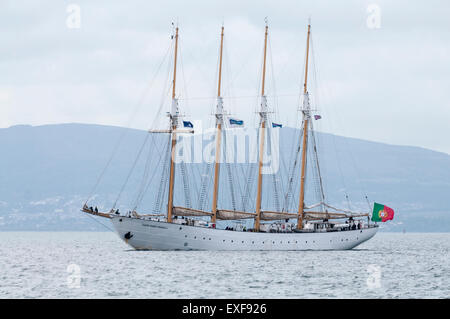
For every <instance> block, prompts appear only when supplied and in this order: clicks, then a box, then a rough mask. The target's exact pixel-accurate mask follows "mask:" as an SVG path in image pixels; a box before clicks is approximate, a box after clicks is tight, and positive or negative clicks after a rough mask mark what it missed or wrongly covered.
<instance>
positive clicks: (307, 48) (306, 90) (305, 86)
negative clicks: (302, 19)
mask: <svg viewBox="0 0 450 319" xmlns="http://www.w3.org/2000/svg"><path fill="white" fill-rule="evenodd" d="M310 35H311V17H310V18H309V19H308V36H307V38H306V64H305V83H304V85H303V93H304V94H306V93H307V92H308V89H307V83H308V60H309V38H310Z"/></svg>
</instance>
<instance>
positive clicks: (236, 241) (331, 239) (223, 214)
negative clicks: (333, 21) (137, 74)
mask: <svg viewBox="0 0 450 319" xmlns="http://www.w3.org/2000/svg"><path fill="white" fill-rule="evenodd" d="M268 33H269V27H268V24H267V21H266V25H265V33H264V53H263V63H262V78H261V82H260V83H261V87H260V89H261V90H260V96H259V101H260V104H259V106H260V107H259V110H258V112H257V113H258V115H257V116H259V119H258V122H259V127H258V130H257V131H258V135H257V141H258V143H257V148H258V149H257V150H256V154H257V156H256V158H257V162H256V163H255V169H254V170H249V171H248V172H249V175H248V176H247V175H246V174H243V175H244V176H243V178H242V179H243V180H244V181H243V183H244V186H243V187H241V188H240V189H241V191H240V192H239V191H237V192H236V191H234V192H232V193H231V195H230V196H228V197H227V200H228V201H232V202H233V205H228V207H225V208H222V207H221V205H224V200H222V202H221V201H220V200H219V197H220V194H221V190H222V191H224V188H225V185H224V184H226V183H229V185H230V187H233V181H232V179H231V178H224V176H227V174H221V170H223V169H224V168H225V170H228V169H230V168H229V167H228V164H227V163H223V161H222V160H221V159H222V158H223V156H224V155H223V154H221V153H222V152H224V144H225V142H226V140H225V138H226V132H225V131H226V129H227V127H229V126H230V125H232V124H234V125H242V121H240V120H237V119H234V118H231V117H230V116H229V113H228V112H226V110H225V109H226V106H225V105H224V99H223V96H222V61H223V47H224V26H222V28H221V33H220V51H219V57H218V79H217V91H216V92H217V97H216V105H215V112H214V113H215V114H214V118H215V134H214V144H215V153H214V162H213V163H212V164H211V165H210V166H211V170H210V171H211V174H203V175H202V176H206V177H210V178H211V184H207V183H200V184H201V185H200V186H197V188H198V189H197V192H198V193H200V194H203V196H199V198H200V199H199V200H200V201H201V202H202V203H201V204H200V205H197V206H195V205H192V203H191V202H190V201H185V205H184V206H182V205H175V199H176V197H177V196H181V194H182V193H183V192H184V193H185V194H186V193H187V192H189V191H190V190H191V189H190V187H189V186H187V185H184V187H177V185H180V184H183V183H185V180H184V179H185V178H188V173H187V169H186V164H183V163H181V164H180V163H177V161H176V160H175V154H176V152H177V143H178V140H179V136H180V135H189V134H193V133H194V126H193V125H192V123H191V122H189V121H183V120H182V116H183V114H182V113H181V112H180V106H179V99H178V98H177V90H176V88H177V86H176V81H177V59H178V50H179V49H178V47H179V28H178V26H176V27H175V26H174V34H173V35H172V43H173V45H172V49H173V51H172V52H173V59H171V61H173V65H172V70H171V75H172V80H171V88H170V89H171V109H170V112H168V113H167V116H168V118H169V123H168V126H167V129H155V130H150V131H149V133H148V134H150V135H162V136H166V137H168V138H167V139H166V140H165V141H167V145H166V148H165V150H167V151H166V154H168V156H165V157H164V156H162V157H161V158H162V162H163V165H162V167H163V168H162V170H166V171H167V174H164V173H162V174H161V180H159V181H153V182H150V181H148V180H145V182H144V183H143V184H142V185H141V186H142V187H141V188H142V189H147V188H148V187H149V186H151V185H153V186H155V185H157V187H156V189H158V190H157V191H156V192H155V194H154V195H155V196H156V197H157V199H156V203H157V204H155V207H156V211H155V209H154V211H153V213H148V214H146V213H143V212H142V211H140V212H138V210H137V209H136V207H135V208H133V209H130V210H128V211H127V212H126V213H123V212H120V211H119V210H118V209H117V208H116V207H113V208H112V209H111V210H106V211H104V210H103V211H102V209H100V210H99V209H98V208H97V206H93V205H92V203H91V202H89V201H90V199H88V200H87V201H86V202H85V204H84V205H83V207H82V211H83V212H84V213H86V214H90V215H94V216H100V217H104V218H106V219H109V220H110V221H111V223H112V225H113V226H114V229H115V231H116V233H117V235H118V236H119V237H120V238H121V239H123V240H124V241H125V242H126V243H127V244H128V245H130V246H131V247H133V248H134V249H138V250H214V251H216V250H217V251H219V250H242V251H248V250H262V251H270V250H276V251H278V250H346V249H352V248H354V247H356V246H358V245H360V244H361V243H363V242H365V241H367V240H369V239H370V238H372V237H373V236H374V235H375V234H376V232H377V230H378V228H379V227H378V225H377V223H376V222H371V219H370V212H355V211H351V210H349V209H342V208H337V207H335V205H330V204H329V203H327V201H326V199H327V197H325V194H324V188H323V186H322V176H321V171H320V167H319V161H318V156H317V148H316V142H315V134H314V130H313V123H312V121H313V119H314V117H315V116H317V115H315V114H314V113H313V110H312V108H311V105H310V104H311V103H310V94H309V92H308V66H309V63H310V61H309V60H310V36H311V23H309V24H308V27H307V37H306V38H307V42H306V57H305V61H306V62H305V68H304V75H302V78H303V81H302V82H303V90H302V91H303V92H302V102H301V105H300V107H299V111H298V113H297V114H298V115H295V114H293V115H292V116H299V121H301V129H300V130H296V132H297V133H299V134H298V136H297V137H296V146H297V147H296V148H295V149H293V150H292V153H295V154H296V155H297V157H296V159H295V160H293V161H292V163H291V167H290V169H289V171H290V172H293V173H292V175H290V176H289V178H288V179H287V181H286V185H285V187H284V189H286V192H285V193H286V194H282V195H283V196H281V195H279V194H278V195H277V197H276V201H277V203H278V204H277V205H274V207H275V208H276V209H273V210H266V209H264V208H263V207H264V202H263V199H264V198H265V196H270V195H268V194H267V193H268V191H267V189H268V188H264V183H269V182H270V181H271V179H272V177H273V176H272V177H271V175H270V174H267V173H265V172H264V161H265V158H264V156H265V154H266V153H267V152H266V151H267V150H265V148H267V147H270V145H271V143H270V136H271V134H272V132H273V130H275V129H278V127H281V125H280V124H277V123H274V122H273V121H272V119H271V114H272V113H273V112H272V111H271V110H270V108H269V106H268V99H267V96H266V91H265V88H266V60H267V47H268ZM308 154H312V155H310V156H308ZM154 156H156V155H154ZM308 161H313V163H312V164H311V167H310V169H312V170H314V174H312V175H314V176H315V178H316V191H317V194H318V197H319V198H318V199H319V201H318V202H317V203H315V204H310V205H307V203H305V201H306V199H305V193H306V191H307V185H308V184H307V182H306V181H307V179H308V178H307V177H308V176H307V175H308V174H307V171H308V170H307V167H308V165H307V164H308ZM177 169H179V170H180V171H181V173H179V174H178V175H177V174H176V170H177ZM155 173H158V172H155ZM294 173H295V174H294ZM149 175H153V174H149V172H147V174H146V176H149ZM228 177H230V175H228ZM294 177H296V178H294ZM147 179H148V177H147ZM273 182H274V183H275V184H276V183H277V180H276V179H275V178H273ZM252 183H253V184H254V185H255V191H254V192H251V191H248V188H249V184H252ZM150 184H151V185H150ZM275 184H274V185H275ZM293 184H296V185H298V187H294V186H293ZM208 185H209V186H208ZM242 188H243V189H244V190H242ZM264 189H265V191H264V194H263V190H264ZM177 190H179V191H177ZM208 191H209V192H210V194H211V196H210V197H212V198H210V200H209V197H208V196H204V193H205V192H208ZM294 191H295V192H296V194H293V192H294ZM180 193H181V194H180ZM243 193H245V194H243ZM263 195H264V196H263ZM239 196H241V197H242V198H244V197H245V201H250V202H252V205H247V206H246V205H241V206H242V207H243V209H239V207H237V206H238V205H235V202H236V197H239ZM289 197H292V198H295V200H293V201H292V198H291V204H290V205H284V204H283V205H281V204H279V203H280V202H281V201H282V200H283V199H284V200H285V201H287V200H289ZM164 198H165V199H164ZM205 198H206V199H205ZM280 198H281V199H280ZM292 203H295V206H296V207H295V208H294V209H292ZM115 205H116V204H115ZM115 205H114V206H115ZM375 205H378V204H375ZM194 206H195V207H194ZM207 206H209V207H207ZM230 206H231V207H230ZM245 207H251V209H245ZM380 212H381V213H380V214H381V215H380V216H381V217H383V218H384V217H385V216H384V215H383V214H385V211H383V210H380ZM377 213H378V212H377ZM381 217H380V218H381ZM372 220H374V219H373V217H372ZM380 220H381V219H380ZM383 221H384V220H383Z"/></svg>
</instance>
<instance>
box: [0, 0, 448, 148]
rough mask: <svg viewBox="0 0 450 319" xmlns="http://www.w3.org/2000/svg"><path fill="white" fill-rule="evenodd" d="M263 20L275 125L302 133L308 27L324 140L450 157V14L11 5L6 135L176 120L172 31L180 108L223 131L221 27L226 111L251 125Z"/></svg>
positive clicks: (387, 5) (332, 7) (2, 27)
mask: <svg viewBox="0 0 450 319" xmlns="http://www.w3.org/2000/svg"><path fill="white" fill-rule="evenodd" d="M71 4H75V9H73V8H74V7H73V6H71ZM373 4H374V5H376V6H375V7H374V6H372V5H373ZM76 8H79V9H80V20H79V21H78V20H77V17H76V13H77V12H76V11H77V9H76ZM374 8H375V9H374ZM378 9H379V10H378ZM378 13H379V16H378ZM266 16H267V17H268V22H269V28H270V29H269V33H270V52H269V58H268V68H269V71H268V75H267V82H268V84H267V95H268V98H269V104H270V106H271V107H272V108H273V109H274V110H275V111H276V113H274V115H273V116H274V118H275V121H279V122H281V123H282V124H284V125H289V126H294V125H295V124H296V118H297V113H296V109H297V107H298V96H299V94H300V92H301V86H302V83H301V82H302V80H301V78H302V76H303V75H302V72H303V69H304V55H305V46H306V45H305V42H306V25H307V21H308V17H309V16H311V19H312V35H313V56H314V62H315V63H314V67H311V70H312V71H311V78H310V83H311V86H310V88H311V94H312V96H313V98H314V101H315V102H316V107H317V113H320V114H321V115H322V117H323V119H322V120H319V121H316V122H315V124H316V127H317V129H319V130H321V131H326V132H332V133H335V134H339V135H344V136H351V137H357V138H362V139H367V140H372V141H380V142H386V143H390V144H402V145H414V146H421V147H425V148H430V149H433V150H438V151H442V152H446V153H450V102H449V101H450V80H449V76H450V56H449V53H450V51H449V49H450V18H449V17H450V2H448V1H444V0H443V1H414V2H412V1H400V0H396V1H380V0H371V1H365V0H355V1H317V0H315V1H306V0H304V1H298V0H296V1H282V0H279V1H261V0H259V1H243V0H241V1H233V0H227V1H213V0H209V1H193V0H189V1H160V2H156V1H132V0H130V1H100V0H97V1H81V0H79V1H56V0H54V1H9V0H1V1H0V32H1V34H0V39H1V40H0V127H9V126H12V125H16V124H31V125H41V124H49V123H66V122H81V123H97V124H107V125H119V126H128V127H135V128H142V129H146V128H148V127H149V126H150V123H152V121H153V120H154V116H155V113H156V112H157V110H158V108H159V106H160V104H161V100H162V97H163V96H166V97H167V98H166V99H165V100H164V101H166V103H165V104H164V107H165V109H164V111H168V110H169V109H168V106H169V103H168V102H170V98H169V94H165V95H163V91H164V92H165V93H167V88H166V90H164V85H165V83H166V79H167V76H168V70H169V69H168V67H169V58H170V55H169V56H166V53H167V52H168V49H169V48H170V45H171V39H170V36H171V33H172V27H171V23H172V21H175V22H177V23H178V25H179V27H180V49H181V51H180V56H181V60H179V61H180V64H179V70H180V72H179V74H178V79H177V87H178V90H177V94H178V96H179V97H180V107H181V109H182V110H183V112H184V113H186V115H187V118H188V119H190V120H203V121H204V123H205V124H204V125H205V126H207V125H208V124H210V123H212V120H211V116H210V114H211V111H212V108H213V107H214V104H215V102H214V96H215V94H216V85H217V84H216V83H217V78H216V77H217V60H218V49H219V34H220V27H221V25H222V23H224V26H225V34H226V35H225V61H224V63H225V65H224V88H223V95H224V97H225V107H226V108H227V109H228V110H229V111H230V112H232V113H233V115H234V116H235V117H237V118H242V119H244V120H245V121H246V123H247V124H249V125H253V123H254V120H255V114H254V111H255V108H256V107H257V105H258V100H257V95H258V90H259V89H260V82H261V79H260V76H261V62H262V49H263V40H264V18H265V17H266ZM78 22H79V24H78ZM165 56H166V59H165V60H164V57H165ZM161 63H163V64H162V67H161V68H160V69H159V73H158V74H157V76H156V77H155V72H156V70H158V67H159V66H160V65H161ZM152 79H153V81H152ZM150 85H151V86H150ZM160 120H161V119H160ZM162 121H164V119H162Z"/></svg>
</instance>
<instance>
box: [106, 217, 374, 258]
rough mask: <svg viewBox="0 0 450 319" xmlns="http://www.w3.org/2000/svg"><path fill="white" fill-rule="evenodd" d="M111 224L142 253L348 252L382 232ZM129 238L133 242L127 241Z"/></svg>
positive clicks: (133, 220)
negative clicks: (287, 231)
mask: <svg viewBox="0 0 450 319" xmlns="http://www.w3.org/2000/svg"><path fill="white" fill-rule="evenodd" d="M111 221H112V223H113V225H114V228H115V229H116V232H117V233H118V235H119V236H120V238H122V239H123V240H124V241H125V242H126V243H127V244H128V245H130V246H132V247H133V248H134V249H138V250H211V251H219V250H243V251H249V250H267V251H269V250H273V251H276V250H347V249H352V248H354V247H356V246H358V245H360V244H361V243H363V242H365V241H366V240H369V239H370V238H372V237H373V236H374V235H375V234H376V232H377V230H378V227H371V228H363V229H356V230H346V231H335V232H311V233H263V232H259V233H256V232H240V231H229V230H222V229H213V228H206V227H195V226H186V225H179V224H172V223H166V222H158V221H151V220H143V219H138V218H129V217H119V216H117V217H116V216H115V217H113V218H112V219H111ZM128 233H129V234H128ZM126 234H128V235H129V236H128V237H130V236H131V238H129V239H126V238H125V237H126V236H125V235H126Z"/></svg>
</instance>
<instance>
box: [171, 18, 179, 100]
mask: <svg viewBox="0 0 450 319" xmlns="http://www.w3.org/2000/svg"><path fill="white" fill-rule="evenodd" d="M172 24H173V23H172ZM177 52H178V23H177V26H176V28H175V54H174V61H173V82H172V99H175V84H176V80H177Z"/></svg>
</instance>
